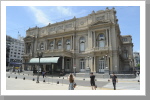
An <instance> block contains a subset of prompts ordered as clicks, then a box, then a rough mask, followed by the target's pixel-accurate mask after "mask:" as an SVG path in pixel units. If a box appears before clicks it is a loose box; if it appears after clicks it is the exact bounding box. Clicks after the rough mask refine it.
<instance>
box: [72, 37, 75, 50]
mask: <svg viewBox="0 0 150 100" xmlns="http://www.w3.org/2000/svg"><path fill="white" fill-rule="evenodd" d="M74 41H75V40H74V35H73V44H72V46H73V50H74V48H75V47H74V46H75V45H74Z"/></svg>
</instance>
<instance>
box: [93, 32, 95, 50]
mask: <svg viewBox="0 0 150 100" xmlns="http://www.w3.org/2000/svg"><path fill="white" fill-rule="evenodd" d="M93 32H94V37H93V38H94V41H93V43H94V48H95V47H96V45H95V44H96V39H95V31H93Z"/></svg>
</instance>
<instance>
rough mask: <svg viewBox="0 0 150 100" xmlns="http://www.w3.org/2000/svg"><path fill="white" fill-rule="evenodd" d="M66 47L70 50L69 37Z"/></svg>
mask: <svg viewBox="0 0 150 100" xmlns="http://www.w3.org/2000/svg"><path fill="white" fill-rule="evenodd" d="M66 49H67V50H70V40H69V39H67V41H66Z"/></svg>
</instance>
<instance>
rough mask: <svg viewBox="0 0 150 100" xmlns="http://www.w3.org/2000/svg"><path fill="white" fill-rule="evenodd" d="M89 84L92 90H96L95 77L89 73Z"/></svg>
mask: <svg viewBox="0 0 150 100" xmlns="http://www.w3.org/2000/svg"><path fill="white" fill-rule="evenodd" d="M90 79H91V80H90V82H91V87H92V90H96V87H95V75H93V73H92V72H91V75H90Z"/></svg>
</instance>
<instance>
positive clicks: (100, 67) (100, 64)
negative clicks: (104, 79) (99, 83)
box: [99, 60, 105, 73]
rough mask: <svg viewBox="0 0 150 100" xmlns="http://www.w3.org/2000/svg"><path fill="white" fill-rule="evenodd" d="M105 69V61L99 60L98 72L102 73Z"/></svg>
mask: <svg viewBox="0 0 150 100" xmlns="http://www.w3.org/2000/svg"><path fill="white" fill-rule="evenodd" d="M104 68H105V61H104V60H99V72H100V73H101V72H102V73H103V72H104Z"/></svg>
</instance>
